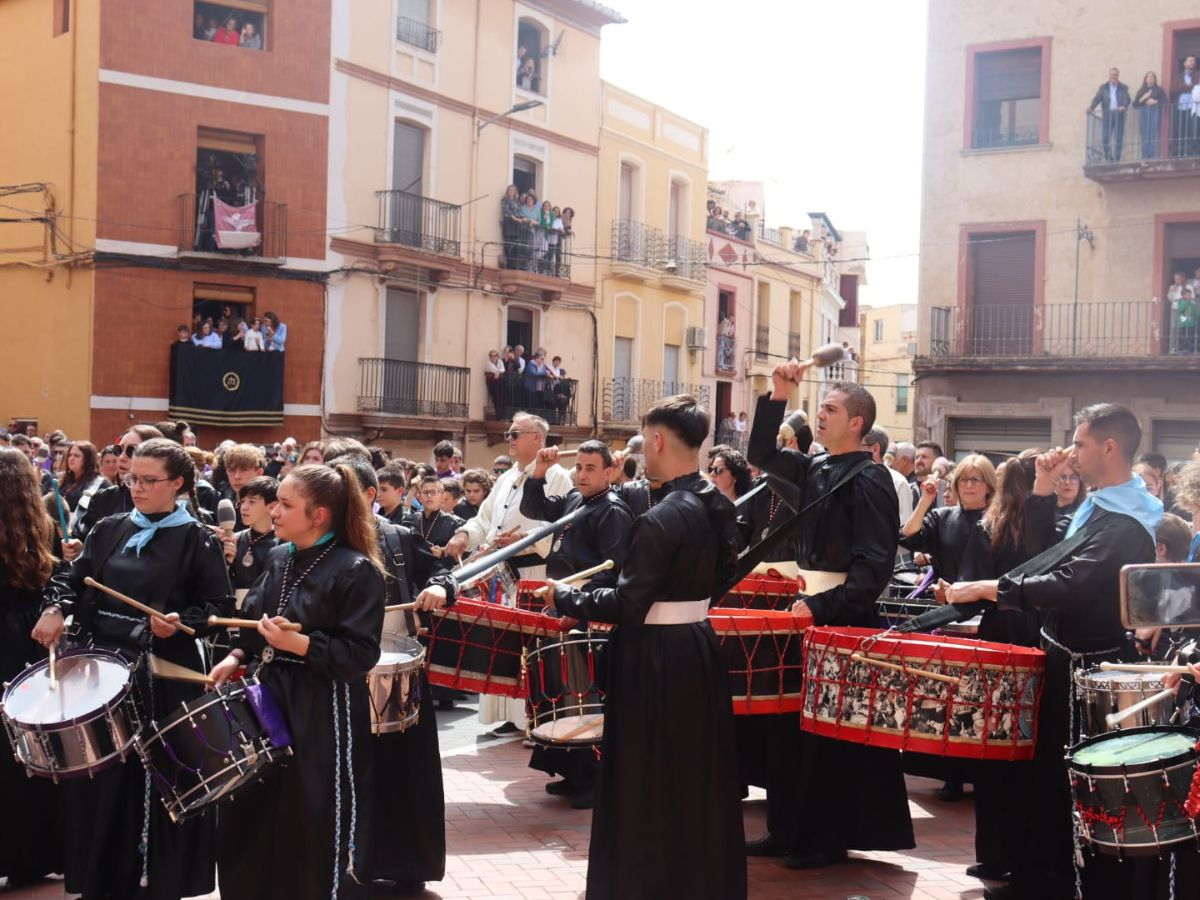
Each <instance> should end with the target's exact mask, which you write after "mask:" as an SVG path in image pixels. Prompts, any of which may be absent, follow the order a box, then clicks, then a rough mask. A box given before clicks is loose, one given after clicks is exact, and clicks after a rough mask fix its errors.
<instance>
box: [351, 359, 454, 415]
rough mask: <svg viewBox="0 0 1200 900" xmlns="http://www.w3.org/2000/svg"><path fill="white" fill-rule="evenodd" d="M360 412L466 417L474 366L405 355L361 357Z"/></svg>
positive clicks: (359, 365) (359, 363) (359, 372)
mask: <svg viewBox="0 0 1200 900" xmlns="http://www.w3.org/2000/svg"><path fill="white" fill-rule="evenodd" d="M358 376H359V384H358V410H359V412H374V413H387V414H389V415H396V416H423V417H426V418H434V419H465V418H467V415H468V400H467V398H468V392H469V389H470V382H471V370H470V369H463V368H459V367H458V366H440V365H435V364H433V363H418V362H409V361H408V360H403V359H359V361H358Z"/></svg>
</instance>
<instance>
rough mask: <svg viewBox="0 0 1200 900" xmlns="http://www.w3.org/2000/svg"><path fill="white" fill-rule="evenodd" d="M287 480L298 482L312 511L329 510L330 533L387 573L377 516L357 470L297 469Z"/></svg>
mask: <svg viewBox="0 0 1200 900" xmlns="http://www.w3.org/2000/svg"><path fill="white" fill-rule="evenodd" d="M287 477H288V478H291V479H294V480H295V481H296V483H297V485H298V487H299V489H300V493H301V494H302V495H303V496H304V500H305V503H306V504H307V506H308V508H309V509H310V510H311V509H313V508H314V507H318V506H323V507H325V508H326V509H328V510H329V513H330V531H332V532H333V533H334V536H335V537H336V538H337V539H338V540H339V541H341V542H342V543H344V544H345V545H346V546H347V547H350V548H352V549H354V550H357V551H358V552H359V553H361V554H362V555H363V556H365V557H367V559H369V560H370V561H371V563H372V564H373V565H374V566H375V567H376V568H377V569H378V570H379V571H380V573H384V574H386V573H385V570H384V568H383V559H382V557H381V556H380V555H379V539H378V537H377V536H376V532H375V517H374V514H373V513H372V512H371V507H370V505H369V504H368V503H367V498H366V495H365V494H364V493H363V492H362V489H361V488H360V487H359V486H358V479H357V477H356V476H355V474H354V470H353V469H351V468H350V467H349V466H347V465H338V466H337V467H336V468H331V467H327V466H315V465H309V466H297V467H296V468H294V469H292V471H291V472H289V473H288V476H287Z"/></svg>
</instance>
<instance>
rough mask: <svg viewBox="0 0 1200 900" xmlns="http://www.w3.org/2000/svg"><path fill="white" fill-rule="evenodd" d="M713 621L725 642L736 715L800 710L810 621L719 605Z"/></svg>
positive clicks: (786, 614) (724, 655)
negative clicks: (803, 651) (805, 632)
mask: <svg viewBox="0 0 1200 900" xmlns="http://www.w3.org/2000/svg"><path fill="white" fill-rule="evenodd" d="M708 621H709V624H710V625H712V628H713V630H714V631H715V632H716V633H717V640H718V641H719V642H720V645H721V658H722V660H723V661H724V663H725V671H726V672H727V673H728V674H729V689H730V693H731V694H732V695H733V711H734V713H735V714H737V715H769V714H776V713H792V712H799V711H800V709H801V707H802V706H803V701H804V698H803V680H804V670H803V667H802V648H803V641H804V627H805V625H807V624H808V623H809V622H810V621H811V620H809V619H806V618H805V619H802V618H798V617H796V616H794V615H792V614H791V613H790V612H787V611H778V610H765V609H736V608H728V609H726V608H715V609H710V610H709V613H708Z"/></svg>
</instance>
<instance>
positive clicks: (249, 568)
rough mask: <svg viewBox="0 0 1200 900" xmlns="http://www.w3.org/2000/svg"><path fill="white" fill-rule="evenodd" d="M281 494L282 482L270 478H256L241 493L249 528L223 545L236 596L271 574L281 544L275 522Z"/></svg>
mask: <svg viewBox="0 0 1200 900" xmlns="http://www.w3.org/2000/svg"><path fill="white" fill-rule="evenodd" d="M278 493H279V482H278V481H276V480H275V479H274V478H270V477H268V476H266V475H259V476H258V477H256V478H252V479H251V480H250V481H249V482H247V483H246V484H244V485H242V487H241V489H240V490H239V491H238V512H239V515H240V516H241V519H242V521H243V522H245V523H246V527H245V528H244V529H242V530H241V531H238V532H236V533H234V534H233V535H232V542H230V541H224V542H223V543H224V544H225V558H226V559H227V560H228V562H229V575H230V580H231V581H232V582H233V590H234V593H235V594H237V592H238V591H248V590H249V589H250V588H252V587H254V583H255V582H256V581H258V579H259V578H260V577H262V574H263V572H265V571H267V559H268V558H269V557H270V555H271V551H272V550H274V549H275V547H276V546H278V544H279V540H278V538H276V536H275V523H274V522H273V521H272V519H271V511H272V510H273V509H274V508H275V502H276V497H277V496H278ZM231 543H232V547H231V546H230V544H231ZM240 608H241V607H240V606H239V609H240Z"/></svg>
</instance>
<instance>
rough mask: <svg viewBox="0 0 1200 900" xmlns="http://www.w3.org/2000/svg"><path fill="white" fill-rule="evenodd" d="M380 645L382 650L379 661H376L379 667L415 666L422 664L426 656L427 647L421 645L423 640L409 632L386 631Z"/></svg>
mask: <svg viewBox="0 0 1200 900" xmlns="http://www.w3.org/2000/svg"><path fill="white" fill-rule="evenodd" d="M379 647H380V650H381V651H382V652H381V653H380V654H379V662H377V663H375V668H377V669H378V668H381V667H384V666H388V667H391V666H396V667H399V668H409V667H415V666H417V665H420V662H421V660H422V659H423V658H424V657H425V648H424V647H423V646H421V642H420V641H418V640H417V639H416V638H413V637H409V636H408V635H407V634H396V633H395V632H384V634H383V637H381V638H380V639H379Z"/></svg>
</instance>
